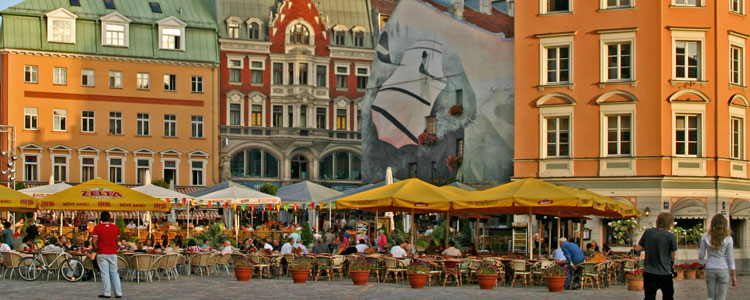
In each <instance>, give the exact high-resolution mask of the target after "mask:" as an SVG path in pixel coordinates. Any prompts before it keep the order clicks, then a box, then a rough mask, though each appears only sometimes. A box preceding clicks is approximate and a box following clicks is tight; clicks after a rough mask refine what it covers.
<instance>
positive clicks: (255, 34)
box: [247, 22, 260, 40]
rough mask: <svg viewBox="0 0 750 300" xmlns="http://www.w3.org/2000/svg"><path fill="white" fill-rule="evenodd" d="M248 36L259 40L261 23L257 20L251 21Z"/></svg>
mask: <svg viewBox="0 0 750 300" xmlns="http://www.w3.org/2000/svg"><path fill="white" fill-rule="evenodd" d="M247 30H248V36H249V37H250V39H251V40H259V39H260V24H258V23H257V22H251V23H250V27H248V29H247Z"/></svg>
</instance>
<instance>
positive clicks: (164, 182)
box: [151, 179, 169, 189]
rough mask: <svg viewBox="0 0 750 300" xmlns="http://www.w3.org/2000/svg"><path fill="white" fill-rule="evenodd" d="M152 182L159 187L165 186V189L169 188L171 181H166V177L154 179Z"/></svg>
mask: <svg viewBox="0 0 750 300" xmlns="http://www.w3.org/2000/svg"><path fill="white" fill-rule="evenodd" d="M151 184H153V185H155V186H158V187H163V188H165V189H168V188H169V182H166V181H164V179H159V180H154V181H152V182H151Z"/></svg>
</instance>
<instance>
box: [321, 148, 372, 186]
mask: <svg viewBox="0 0 750 300" xmlns="http://www.w3.org/2000/svg"><path fill="white" fill-rule="evenodd" d="M318 170H319V173H320V174H319V175H320V179H321V180H330V179H337V180H361V179H362V160H361V159H360V157H359V156H358V155H355V154H352V153H349V152H336V153H333V154H330V155H328V156H325V157H324V158H323V159H322V160H321V161H320V168H319V169H318Z"/></svg>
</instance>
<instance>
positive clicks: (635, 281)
mask: <svg viewBox="0 0 750 300" xmlns="http://www.w3.org/2000/svg"><path fill="white" fill-rule="evenodd" d="M642 290H643V278H633V277H628V291H642Z"/></svg>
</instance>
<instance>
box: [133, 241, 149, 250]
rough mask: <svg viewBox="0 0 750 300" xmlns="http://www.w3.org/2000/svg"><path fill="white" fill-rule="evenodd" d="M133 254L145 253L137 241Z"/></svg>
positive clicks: (140, 243) (141, 244)
mask: <svg viewBox="0 0 750 300" xmlns="http://www.w3.org/2000/svg"><path fill="white" fill-rule="evenodd" d="M133 252H135V253H146V250H144V249H143V242H141V241H138V242H137V243H136V246H135V251H133Z"/></svg>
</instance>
